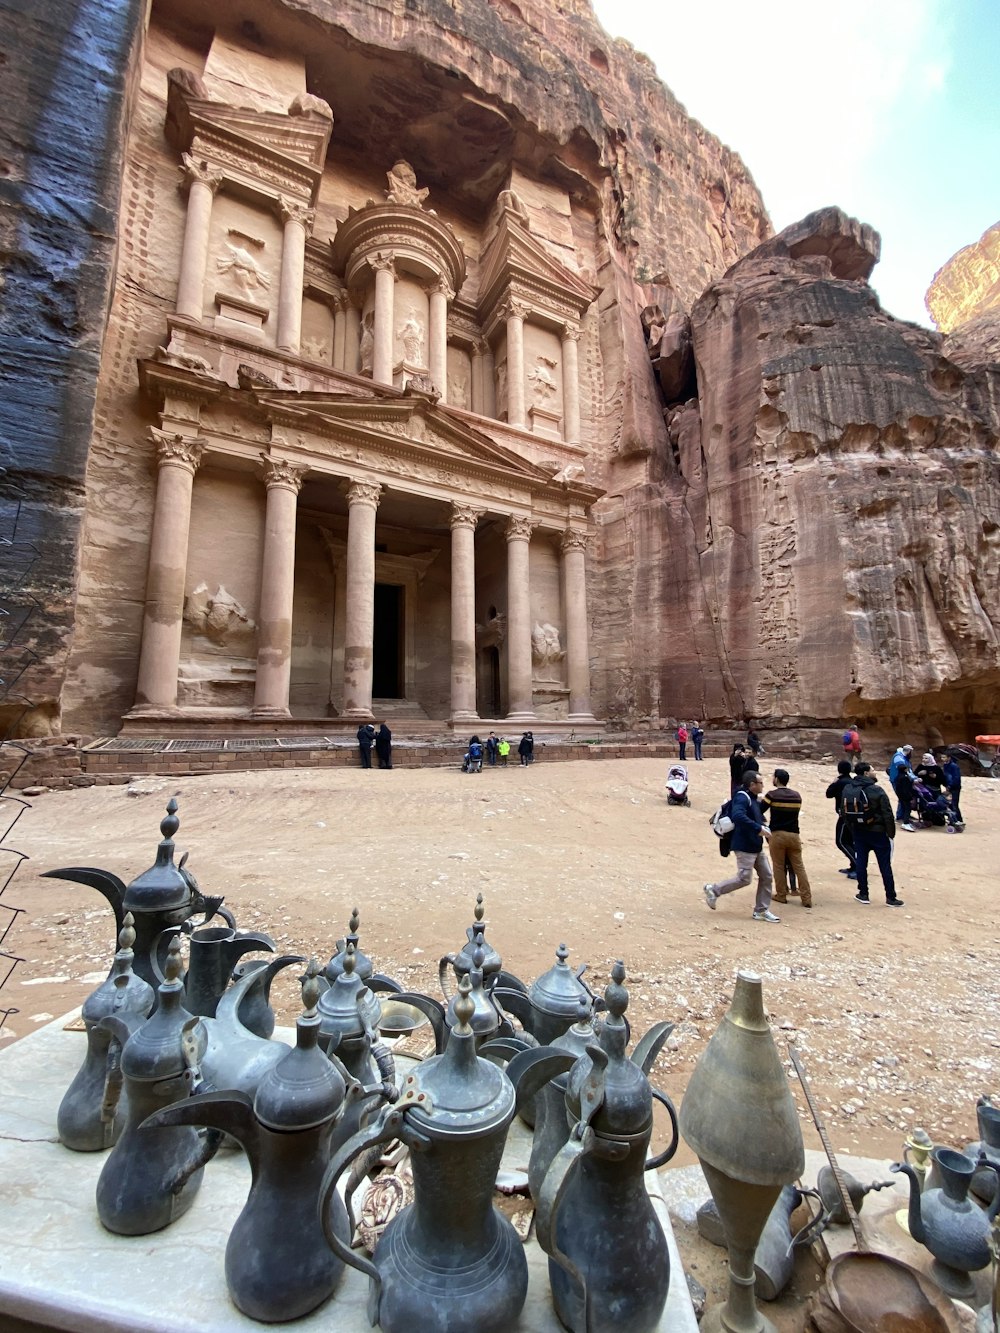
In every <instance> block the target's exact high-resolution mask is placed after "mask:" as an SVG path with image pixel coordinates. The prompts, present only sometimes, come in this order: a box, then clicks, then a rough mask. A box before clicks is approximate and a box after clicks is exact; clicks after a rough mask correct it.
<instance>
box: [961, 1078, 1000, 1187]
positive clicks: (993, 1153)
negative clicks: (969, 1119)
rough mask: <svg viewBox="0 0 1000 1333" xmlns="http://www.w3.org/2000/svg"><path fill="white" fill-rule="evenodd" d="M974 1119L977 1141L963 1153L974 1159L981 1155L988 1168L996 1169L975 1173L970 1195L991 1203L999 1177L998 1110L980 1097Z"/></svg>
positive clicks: (999, 1132)
mask: <svg viewBox="0 0 1000 1333" xmlns="http://www.w3.org/2000/svg"><path fill="white" fill-rule="evenodd" d="M976 1119H977V1121H978V1122H979V1139H978V1141H977V1142H975V1143H970V1144H969V1145H968V1147H967V1148H966V1149H965V1151H966V1152H967V1153H968V1155H969V1156H970V1157H974V1158H978V1157H979V1155H980V1154H982V1155H983V1156H984V1157H985V1158H986V1161H987V1162H988V1163H989V1166H990V1167H991V1168H996V1169H995V1170H990V1169H988V1170H985V1171H977V1172H976V1174H975V1176H974V1177H973V1179H972V1193H973V1194H974V1195H975V1196H976V1198H977V1199H981V1200H982V1201H983V1203H992V1202H993V1196H994V1195H995V1194H996V1189H997V1176H998V1175H1000V1110H998V1109H997V1107H995V1106H994V1105H993V1103H992V1102H991V1101H990V1099H989V1097H980V1098H979V1101H978V1102H977V1103H976Z"/></svg>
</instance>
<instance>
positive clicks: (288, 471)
mask: <svg viewBox="0 0 1000 1333" xmlns="http://www.w3.org/2000/svg"><path fill="white" fill-rule="evenodd" d="M304 472H305V468H302V467H296V466H295V464H294V463H286V462H284V461H283V460H282V459H280V458H269V457H268V456H267V455H265V456H264V485H265V486H266V487H267V509H266V511H265V516H264V558H263V562H262V565H261V576H260V611H259V613H258V616H257V683H256V686H255V688H254V694H253V715H254V717H288V715H289V714H288V683H289V680H290V679H291V674H292V599H293V595H294V591H295V518H296V514H297V511H298V494H299V489H300V487H301V485H302V476H303V473H304Z"/></svg>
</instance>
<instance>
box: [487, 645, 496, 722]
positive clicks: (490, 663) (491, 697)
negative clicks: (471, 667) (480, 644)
mask: <svg viewBox="0 0 1000 1333" xmlns="http://www.w3.org/2000/svg"><path fill="white" fill-rule="evenodd" d="M486 667H487V672H488V675H487V678H486V679H487V686H486V688H487V690H488V697H487V700H486V713H485V714H484V716H486V717H499V716H500V649H499V648H487V649H486Z"/></svg>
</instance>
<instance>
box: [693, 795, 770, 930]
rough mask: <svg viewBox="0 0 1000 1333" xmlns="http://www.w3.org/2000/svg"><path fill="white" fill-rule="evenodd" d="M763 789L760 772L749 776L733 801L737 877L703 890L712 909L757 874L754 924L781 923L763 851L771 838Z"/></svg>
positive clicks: (709, 885)
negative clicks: (773, 905)
mask: <svg viewBox="0 0 1000 1333" xmlns="http://www.w3.org/2000/svg"><path fill="white" fill-rule="evenodd" d="M763 790H764V781H763V779H762V778H761V776H760V774H759V773H748V774H747V776H746V777H745V778H744V780H743V786H742V787H741V788H740V790H739V791H738V792H737V793H736V795H735V796H734V797H733V799H732V802H731V807H732V814H731V816H730V818H731V819H732V821H733V831H732V840H731V844H730V845H731V847H732V850H733V852H734V853H735V855H736V874H735V875H733V876H732V877H731V878H730V879H724V880H722V882H721V883H719V884H706V885H704V887H703V888H702V892H703V893H704V895H705V902H706V903H708V906H709V907H710V908H711V910H712V911H713V912H714V911H715V905H716V903H717V902H718V900H719V899H720V898H721V897H722V895H723V894H724V893H732V892H733V890H734V889H742V888H745V887H746V886H747V885H748V884H749V883H750V881H751V880H752V879H753V875H754V871H755V870H756V872H757V897H756V899H755V901H754V906H753V919H754V921H769V922H776V921H780V920H781V918H780V917H778V916H775V915H774V913H773V912H772V911H770V910H769V909H770V906H771V889H772V887H773V884H774V880H773V877H772V875H771V863H770V862H769V861H768V859H767V853H766V852H765V851H764V839H765V838H770V836H771V835H770V832H769V831H768V829H767V828H765V826H764V814H763V811H762V810H761V808H760V803H759V799H758V798H759V797H760V794H761V792H762V791H763Z"/></svg>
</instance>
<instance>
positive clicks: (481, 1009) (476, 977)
mask: <svg viewBox="0 0 1000 1333" xmlns="http://www.w3.org/2000/svg"><path fill="white" fill-rule="evenodd" d="M478 929H479V930H480V931H482V926H481V925H480V926H479V927H478ZM482 944H483V937H482V935H481V934H477V936H476V948H475V949H474V950H473V953H472V967H471V968H470V970H469V972H468V974H467V978H468V982H469V991H468V995H469V999H470V1000H471V1002H472V1015H471V1017H470V1019H469V1026H470V1027H471V1028H472V1031H473V1032H474V1033H475V1034H476V1037H477V1039H478V1040H479V1041H480V1042H483V1041H486V1040H488V1039H489V1038H490V1037H492V1036H493V1035H494V1033H495V1032H496V1031H497V1029H498V1028H499V1027H500V1013H499V1011H498V1009H497V1007H496V1005H495V1004H494V1002H493V1000H492V998H491V997H490V995H489V994H488V993H487V991H486V987H485V982H484V977H483V968H484V965H485V962H486V951H485V949H484V948H483V947H482ZM461 995H462V992H461V991H460V992H459V993H458V994H456V995H453V996H452V998H451V1000H450V1001H449V1002H448V1008H447V1010H446V1012H445V1016H444V1021H445V1022H446V1023H447V1025H448V1027H450V1028H453V1027H454V1026H455V1024H456V1023H457V1022H458V1018H457V1008H458V1001H459V1000H460V999H461Z"/></svg>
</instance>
